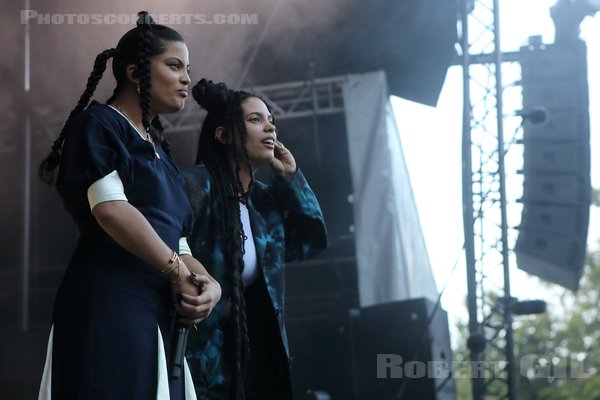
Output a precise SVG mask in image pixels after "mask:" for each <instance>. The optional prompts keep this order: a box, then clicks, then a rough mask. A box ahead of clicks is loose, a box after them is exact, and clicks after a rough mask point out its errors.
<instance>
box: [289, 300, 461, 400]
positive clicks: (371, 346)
mask: <svg viewBox="0 0 600 400" xmlns="http://www.w3.org/2000/svg"><path fill="white" fill-rule="evenodd" d="M286 325H287V327H288V333H289V338H290V347H291V350H292V354H293V357H294V358H293V361H292V377H293V386H294V393H295V396H296V397H297V398H299V399H304V398H306V397H303V396H305V395H306V394H307V393H311V392H316V391H318V392H321V393H326V394H327V395H328V396H329V398H330V399H331V400H353V399H354V400H364V399H369V400H455V399H456V385H455V381H454V379H453V377H452V372H451V371H452V352H451V348H450V335H449V330H448V319H447V316H446V313H445V311H443V310H442V309H441V308H437V309H436V307H435V305H434V303H433V302H431V301H429V300H427V299H423V298H418V299H411V300H405V301H398V302H393V303H386V304H381V305H376V306H372V307H367V308H362V309H348V310H346V311H345V312H340V313H338V314H336V315H331V316H329V317H326V318H324V317H323V316H322V315H321V316H320V317H315V318H305V319H304V320H300V319H296V318H294V319H292V321H290V323H286Z"/></svg>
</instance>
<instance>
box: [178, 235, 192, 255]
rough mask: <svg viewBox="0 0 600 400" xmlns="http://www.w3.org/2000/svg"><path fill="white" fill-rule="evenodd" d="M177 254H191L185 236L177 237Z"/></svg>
mask: <svg viewBox="0 0 600 400" xmlns="http://www.w3.org/2000/svg"><path fill="white" fill-rule="evenodd" d="M179 255H180V256H192V249H190V245H189V244H188V242H187V238H186V237H182V238H181V239H179ZM192 257H193V256H192Z"/></svg>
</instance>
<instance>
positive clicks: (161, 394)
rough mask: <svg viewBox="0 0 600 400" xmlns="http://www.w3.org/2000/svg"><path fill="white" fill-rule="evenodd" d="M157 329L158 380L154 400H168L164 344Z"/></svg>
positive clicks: (167, 374)
mask: <svg viewBox="0 0 600 400" xmlns="http://www.w3.org/2000/svg"><path fill="white" fill-rule="evenodd" d="M156 328H157V329H158V380H157V384H156V400H170V398H171V395H170V393H169V372H168V370H167V357H166V356H165V344H164V342H163V339H162V333H160V327H159V326H158V325H157V326H156Z"/></svg>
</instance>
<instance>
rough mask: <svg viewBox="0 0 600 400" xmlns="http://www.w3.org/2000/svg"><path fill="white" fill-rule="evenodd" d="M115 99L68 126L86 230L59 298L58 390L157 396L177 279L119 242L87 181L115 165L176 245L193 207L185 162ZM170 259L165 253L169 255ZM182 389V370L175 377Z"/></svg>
mask: <svg viewBox="0 0 600 400" xmlns="http://www.w3.org/2000/svg"><path fill="white" fill-rule="evenodd" d="M156 151H157V153H158V154H159V156H160V158H158V157H157V156H156V154H155V150H154V147H153V146H152V144H151V143H150V142H148V141H145V140H144V139H143V138H142V137H141V136H140V135H139V134H138V133H137V132H136V131H135V130H134V129H133V127H132V126H131V125H130V124H129V122H128V121H127V120H126V119H124V118H123V116H121V115H120V114H119V113H117V112H116V111H115V110H114V109H112V108H111V107H109V106H107V105H104V104H94V105H91V106H90V107H88V109H86V110H85V111H84V112H83V113H81V114H80V115H78V116H77V117H76V119H75V120H74V121H73V123H72V126H71V128H70V129H69V132H68V134H67V136H66V140H65V143H64V148H63V155H62V160H61V165H60V170H59V175H58V180H57V185H56V186H57V189H58V191H59V193H60V195H61V197H62V199H63V201H64V205H65V207H66V208H67V210H68V211H69V213H70V214H71V215H72V216H73V218H74V220H75V222H76V223H77V226H78V228H79V231H80V237H79V240H78V243H77V247H76V249H75V252H74V254H73V257H72V259H71V261H70V263H69V265H68V268H67V270H66V272H65V276H64V278H63V281H62V283H61V285H60V288H59V290H58V294H57V296H56V302H55V306H54V316H53V324H54V328H53V329H54V341H53V354H52V398H53V399H103V400H106V399H144V400H148V399H156V391H157V379H158V378H157V376H158V372H157V369H158V368H157V365H158V360H157V359H158V355H157V354H158V352H157V348H158V343H159V341H158V339H159V338H158V329H157V327H158V328H160V332H161V333H162V339H163V342H164V347H165V353H166V360H167V363H168V362H169V360H170V354H171V345H172V335H173V332H174V323H175V316H176V315H175V309H174V307H173V302H172V299H171V292H170V290H171V289H170V282H169V280H168V278H167V277H166V276H164V275H163V274H161V273H160V272H159V271H158V270H157V269H156V268H155V267H153V266H151V265H149V264H147V263H145V262H144V261H142V260H141V259H139V258H137V257H136V256H134V255H133V254H131V253H129V252H128V251H127V250H125V249H124V248H123V247H121V246H120V245H119V244H117V243H116V242H115V241H114V240H113V239H112V238H111V237H110V236H108V234H107V233H106V232H105V231H104V230H103V229H102V228H101V227H100V226H99V225H98V223H97V222H96V219H95V218H94V216H93V215H92V214H91V211H90V206H89V203H88V200H87V189H88V187H89V186H90V185H91V184H92V183H93V182H95V181H96V180H98V179H100V178H102V177H104V176H106V175H107V174H109V173H111V172H112V171H114V170H116V171H117V172H118V173H119V176H120V178H121V180H122V181H123V186H124V189H125V195H126V196H127V198H128V201H129V203H131V204H132V205H133V206H134V207H136V208H137V209H138V210H139V211H140V212H141V213H142V214H143V215H144V216H145V217H146V218H147V219H148V221H149V222H150V224H151V225H152V227H153V228H154V229H155V230H156V232H157V233H158V235H159V236H160V237H161V239H162V240H163V241H164V242H165V243H166V244H167V245H168V246H169V247H170V248H172V249H178V246H179V239H180V238H181V237H184V236H187V235H188V234H189V232H190V229H191V226H192V222H193V221H192V220H193V216H192V210H191V207H190V204H189V201H188V197H187V194H186V190H185V186H184V183H183V179H182V176H181V172H180V170H179V169H178V167H177V166H176V165H175V164H174V163H173V162H172V161H171V159H170V158H169V157H168V156H167V155H166V154H165V153H164V152H163V151H162V149H160V148H157V149H156ZM167 261H168V260H165V263H166V262H167ZM169 383H170V392H171V399H180V398H183V394H182V391H183V379H180V380H178V381H170V382H169Z"/></svg>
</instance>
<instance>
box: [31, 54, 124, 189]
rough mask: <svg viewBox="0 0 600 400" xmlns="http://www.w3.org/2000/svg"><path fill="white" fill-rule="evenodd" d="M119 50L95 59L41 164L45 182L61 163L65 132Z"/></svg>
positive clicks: (81, 109)
mask: <svg viewBox="0 0 600 400" xmlns="http://www.w3.org/2000/svg"><path fill="white" fill-rule="evenodd" d="M117 52H118V50H117V49H108V50H104V51H103V52H102V53H100V54H98V55H97V56H96V60H95V61H94V69H93V70H92V72H91V73H90V76H89V78H88V80H87V85H86V88H85V90H84V91H83V94H82V95H81V97H80V98H79V101H78V102H77V105H76V106H75V108H74V109H73V110H72V111H71V113H70V114H69V117H68V118H67V120H66V122H65V124H64V125H63V127H62V129H61V131H60V134H59V135H58V138H57V139H56V140H55V141H54V143H53V144H52V147H51V151H50V154H49V155H48V156H47V157H46V158H45V159H44V161H42V163H41V164H40V167H39V175H40V178H41V179H42V180H43V181H44V182H46V183H48V184H52V182H53V181H54V170H55V169H56V167H58V164H59V163H60V158H61V151H62V146H63V143H64V141H65V134H66V132H67V130H68V128H69V126H70V124H71V122H72V121H73V119H74V118H75V117H76V116H77V115H78V114H79V113H81V112H82V111H83V110H84V109H85V108H86V107H87V105H88V103H89V102H90V99H91V97H92V95H93V94H94V91H95V90H96V86H98V82H100V79H102V75H104V71H105V70H106V63H107V62H108V59H109V58H111V57H114V56H115V55H116V54H117Z"/></svg>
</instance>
